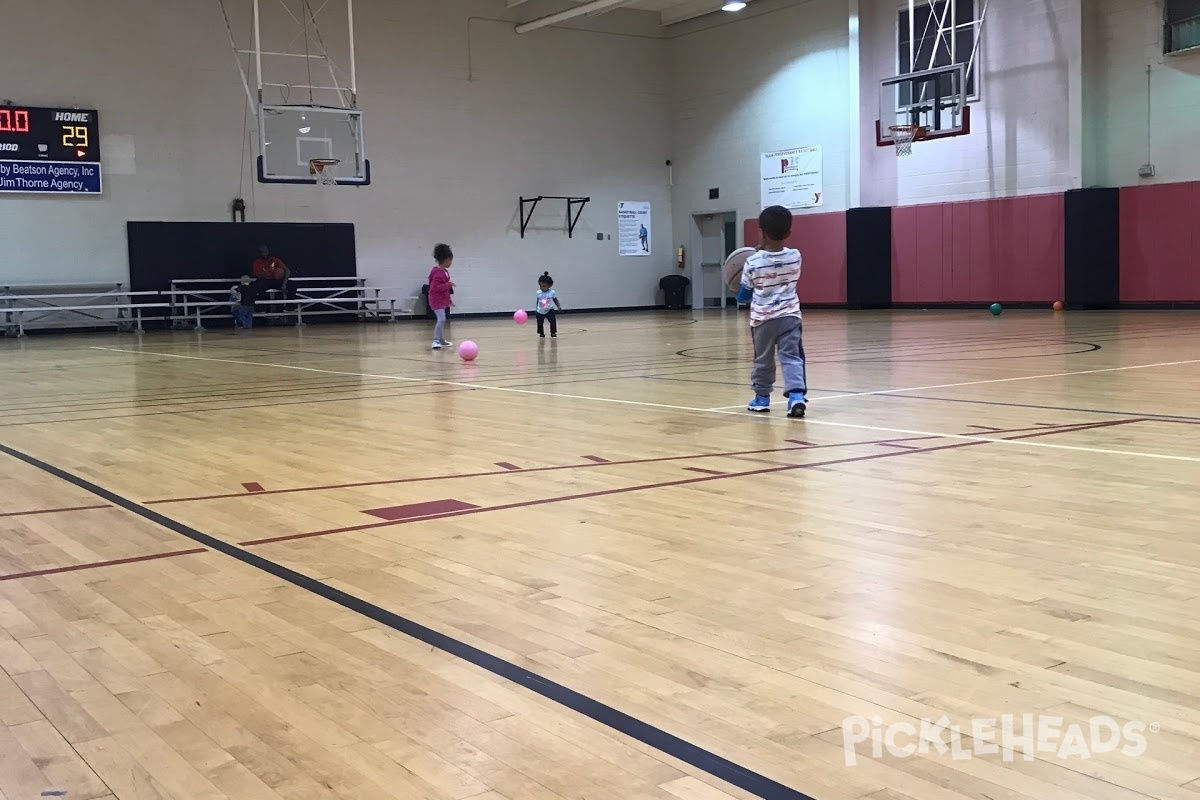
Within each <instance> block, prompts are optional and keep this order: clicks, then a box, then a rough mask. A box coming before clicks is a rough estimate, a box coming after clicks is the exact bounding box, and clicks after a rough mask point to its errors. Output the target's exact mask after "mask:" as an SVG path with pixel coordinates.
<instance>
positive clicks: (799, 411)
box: [788, 394, 808, 417]
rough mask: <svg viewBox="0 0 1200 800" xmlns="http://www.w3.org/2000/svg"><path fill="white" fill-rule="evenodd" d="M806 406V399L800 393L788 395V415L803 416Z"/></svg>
mask: <svg viewBox="0 0 1200 800" xmlns="http://www.w3.org/2000/svg"><path fill="white" fill-rule="evenodd" d="M807 408H808V399H807V398H806V397H805V396H804V395H802V394H794V395H791V396H789V397H788V416H789V417H803V416H804V412H805V410H806V409H807Z"/></svg>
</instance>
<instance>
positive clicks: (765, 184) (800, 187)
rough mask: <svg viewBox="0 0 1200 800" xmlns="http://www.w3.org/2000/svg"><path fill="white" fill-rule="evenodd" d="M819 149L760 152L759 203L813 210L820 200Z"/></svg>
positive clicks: (815, 147)
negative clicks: (760, 194) (761, 153)
mask: <svg viewBox="0 0 1200 800" xmlns="http://www.w3.org/2000/svg"><path fill="white" fill-rule="evenodd" d="M823 191H824V190H823V186H822V167H821V146H820V145H819V144H818V145H812V146H811V147H796V148H793V149H791V150H777V151H775V152H774V153H763V157H762V204H763V207H764V208H766V207H767V206H783V207H784V208H813V207H814V206H819V205H821V200H822V197H823Z"/></svg>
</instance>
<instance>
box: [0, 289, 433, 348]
mask: <svg viewBox="0 0 1200 800" xmlns="http://www.w3.org/2000/svg"><path fill="white" fill-rule="evenodd" d="M234 283H235V281H233V280H232V279H229V278H205V279H197V280H174V281H172V282H171V289H170V291H168V292H155V291H143V292H132V291H127V290H125V288H124V286H125V284H123V283H95V284H42V285H34V284H25V285H18V284H9V285H0V335H5V336H24V335H25V334H26V331H27V330H33V329H40V330H63V329H72V328H78V329H92V328H101V327H110V326H111V327H114V328H116V329H117V330H119V331H136V332H138V333H140V332H142V330H144V323H145V322H147V321H156V322H158V321H162V322H164V323H167V324H170V325H172V326H174V327H192V328H194V329H196V330H203V329H204V324H203V321H204V320H206V319H210V320H211V319H229V317H230V303H229V289H230V287H231V286H232V285H233V284H234ZM289 283H291V284H294V285H295V287H296V288H295V292H294V294H295V297H293V298H285V297H283V296H282V293H281V292H279V291H278V290H272V291H270V292H268V299H264V300H259V301H258V303H256V305H257V306H265V307H266V310H263V309H261V308H260V309H259V310H258V312H257V313H256V314H255V316H256V317H258V318H266V319H269V320H290V319H294V320H295V323H296V325H297V326H303V325H304V324H305V318H306V317H314V316H353V317H357V318H358V319H359V320H362V321H375V322H394V321H395V320H396V319H397V318H398V316H403V315H411V314H413V313H414V311H413V307H414V306H415V301H416V299H417V297H416V296H415V295H413V296H409V295H411V292H409V291H408V290H403V289H394V288H386V287H374V286H367V285H366V279H365V278H322V277H315V278H293V279H291V280H290V281H289ZM68 290H74V291H68ZM385 293H394V295H395V296H385ZM397 296H399V297H408V300H409V302H408V303H407V304H405V303H404V302H403V300H401V301H399V302H400V303H401V307H397V303H398V301H397V299H396V297H397Z"/></svg>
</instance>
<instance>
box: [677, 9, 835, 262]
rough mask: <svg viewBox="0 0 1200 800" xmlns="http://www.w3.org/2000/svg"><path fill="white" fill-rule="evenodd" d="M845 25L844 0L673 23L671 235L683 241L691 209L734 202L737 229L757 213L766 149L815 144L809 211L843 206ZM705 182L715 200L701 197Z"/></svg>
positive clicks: (723, 208)
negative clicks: (818, 183)
mask: <svg viewBox="0 0 1200 800" xmlns="http://www.w3.org/2000/svg"><path fill="white" fill-rule="evenodd" d="M847 31H848V28H847V20H846V0H800V2H797V0H755V2H754V3H751V4H750V6H749V7H748V8H747V9H746V10H745V11H742V12H739V13H738V14H736V15H723V16H715V17H705V18H703V19H701V20H697V21H696V22H695V23H694V24H690V25H684V26H679V29H678V30H673V37H674V38H672V40H671V44H670V50H671V70H672V79H671V92H672V97H673V111H672V133H671V141H672V147H671V153H672V155H671V157H672V158H673V159H674V162H675V187H674V192H673V198H674V199H673V206H674V209H675V224H674V229H675V230H674V232H675V241H676V242H677V243H680V244H687V243H688V240H689V236H690V226H691V225H692V215H693V214H704V213H711V212H719V211H727V210H730V209H736V211H737V215H738V231H739V234H740V232H741V227H742V226H741V223H742V220H744V219H747V218H751V217H754V218H757V216H758V213H759V211H761V210H762V209H761V201H760V185H759V170H760V157H761V155H762V153H764V152H769V151H772V150H781V149H785V148H790V147H801V146H805V145H816V144H819V145H822V146H823V149H824V153H823V154H824V189H825V203H824V205H823V206H822V207H820V208H816V209H812V211H813V212H820V211H837V210H841V209H845V208H846V207H847V205H848V203H849V196H850V191H849V184H850V177H849V176H850V166H849V151H850V146H849V142H850V134H851V130H850V128H851V121H850V118H851V110H852V109H853V108H854V107H855V106H856V103H855V102H853V101H852V99H851V97H850V95H849V94H848V93H847V92H846V86H847V82H848V80H849V72H850V65H849V57H848V33H847ZM710 188H719V189H720V190H721V196H720V199H718V200H709V199H708V190H709V189H710ZM800 213H808V212H800ZM693 260H694V259H693Z"/></svg>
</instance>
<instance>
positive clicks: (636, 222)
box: [617, 200, 651, 256]
mask: <svg viewBox="0 0 1200 800" xmlns="http://www.w3.org/2000/svg"><path fill="white" fill-rule="evenodd" d="M650 231H651V226H650V204H649V203H643V202H640V201H639V202H631V201H629V200H624V201H622V202H620V203H617V252H619V253H620V254H621V255H623V256H648V255H650V242H651V239H650Z"/></svg>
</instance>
